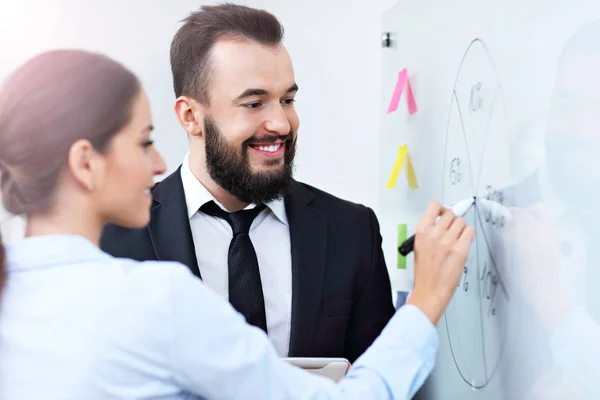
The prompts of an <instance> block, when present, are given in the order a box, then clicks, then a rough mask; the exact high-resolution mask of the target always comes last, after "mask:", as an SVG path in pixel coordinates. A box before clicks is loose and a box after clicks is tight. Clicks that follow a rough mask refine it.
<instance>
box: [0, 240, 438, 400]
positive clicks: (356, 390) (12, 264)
mask: <svg viewBox="0 0 600 400" xmlns="http://www.w3.org/2000/svg"><path fill="white" fill-rule="evenodd" d="M7 258H8V284H7V285H6V288H5V292H4V294H3V296H2V299H1V309H0V399H2V400H29V399H36V400H45V399H56V400H66V399H73V400H84V399H85V400H88V399H90V400H91V399H94V400H104V399H120V400H127V399H136V400H143V399H150V398H152V399H163V400H166V399H211V400H214V399H238V400H245V399H266V400H269V399H373V400H379V399H409V398H411V397H412V396H413V395H414V393H415V391H416V390H417V389H418V388H419V387H420V386H421V385H422V383H423V381H424V380H425V378H426V377H427V375H428V374H429V373H430V372H431V369H432V367H433V364H434V361H435V355H436V351H437V348H438V345H439V337H438V334H437V331H436V330H435V328H434V327H433V325H432V324H431V322H430V321H429V320H428V319H427V318H426V317H425V315H424V314H423V313H422V312H421V311H420V310H419V309H418V308H416V307H413V306H404V307H402V308H401V309H400V310H399V311H398V312H397V313H396V315H395V316H394V317H393V318H392V319H391V321H390V322H389V323H388V325H387V327H386V328H385V329H384V330H383V332H382V334H381V336H380V337H379V338H378V339H376V340H375V342H374V343H373V345H372V346H371V347H370V348H369V349H368V350H367V352H366V353H365V354H363V355H362V356H361V357H360V358H359V359H358V360H357V361H356V362H355V363H354V364H353V366H352V368H351V369H350V371H349V372H348V374H347V377H346V378H345V379H343V380H342V381H341V382H339V383H338V384H336V383H334V382H333V381H331V380H329V379H327V378H324V377H321V376H317V375H313V374H310V373H308V372H306V371H303V370H301V369H299V368H296V367H294V366H292V365H291V364H288V363H286V362H285V361H282V360H281V359H280V358H279V356H278V355H277V353H276V352H275V349H274V348H273V346H272V343H271V341H270V340H269V339H268V338H267V336H266V335H265V333H264V332H263V331H262V330H261V329H259V328H256V327H253V326H250V325H248V324H246V323H245V321H244V317H243V316H242V315H241V314H239V313H238V312H236V311H235V310H234V309H233V307H232V306H231V305H230V304H229V302H227V301H225V300H223V299H222V298H221V297H220V296H217V295H215V293H214V292H213V291H212V290H210V289H208V288H207V287H206V286H205V285H204V284H203V283H202V281H200V280H199V279H197V278H196V277H194V276H193V275H192V273H191V272H190V270H189V268H187V267H186V266H184V265H182V264H179V263H174V262H156V261H147V262H138V261H134V260H130V259H118V258H114V257H112V256H111V255H109V254H107V253H104V252H102V251H101V250H100V249H98V247H96V246H95V245H93V244H92V243H91V242H89V241H88V240H87V239H84V238H83V237H80V236H71V235H48V236H38V237H32V238H26V239H23V240H20V241H16V242H14V243H12V244H11V245H8V246H7Z"/></svg>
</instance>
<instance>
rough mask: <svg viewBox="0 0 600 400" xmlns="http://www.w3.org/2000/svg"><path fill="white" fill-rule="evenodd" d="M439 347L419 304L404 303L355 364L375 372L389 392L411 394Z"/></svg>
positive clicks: (430, 325) (356, 366)
mask: <svg viewBox="0 0 600 400" xmlns="http://www.w3.org/2000/svg"><path fill="white" fill-rule="evenodd" d="M438 347H439V335H438V331H437V329H436V327H435V326H434V325H433V323H432V322H431V321H430V320H429V318H427V316H426V315H425V314H424V313H423V312H422V311H421V310H420V309H419V308H418V307H416V306H414V305H412V304H406V305H403V306H402V307H400V309H398V311H397V312H396V314H395V315H394V317H393V318H392V319H391V320H390V322H389V323H388V325H387V326H386V327H385V328H384V329H383V331H382V333H381V335H380V336H379V337H378V338H377V339H376V340H375V342H373V344H372V345H371V347H370V348H369V350H368V351H367V352H366V353H364V354H363V355H362V356H361V357H359V359H358V360H357V361H356V363H355V364H354V367H355V368H367V369H369V370H371V371H374V372H376V373H377V374H378V375H379V376H380V378H381V379H382V380H383V381H384V382H385V384H386V386H387V387H388V390H389V391H390V392H391V394H393V395H399V394H400V395H401V396H402V395H403V394H402V393H404V394H405V395H406V397H410V396H411V395H410V394H411V393H414V391H415V390H417V389H418V388H419V387H420V386H421V385H422V384H423V382H424V381H425V379H426V378H427V376H428V375H429V373H430V372H431V370H432V369H433V367H434V365H435V358H436V354H437V350H438ZM394 398H395V397H394ZM401 398H402V397H401Z"/></svg>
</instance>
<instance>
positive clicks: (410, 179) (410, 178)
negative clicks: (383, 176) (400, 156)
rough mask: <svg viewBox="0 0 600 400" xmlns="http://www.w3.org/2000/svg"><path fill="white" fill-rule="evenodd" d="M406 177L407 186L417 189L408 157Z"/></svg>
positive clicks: (413, 171) (417, 185)
mask: <svg viewBox="0 0 600 400" xmlns="http://www.w3.org/2000/svg"><path fill="white" fill-rule="evenodd" d="M406 177H407V178H408V186H410V188H411V189H416V188H418V187H419V184H418V183H417V177H416V176H415V170H414V168H413V165H412V161H410V156H408V157H406Z"/></svg>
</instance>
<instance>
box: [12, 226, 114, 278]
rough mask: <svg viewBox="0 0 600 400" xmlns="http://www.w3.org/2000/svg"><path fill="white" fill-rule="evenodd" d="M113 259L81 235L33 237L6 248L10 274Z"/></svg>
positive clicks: (16, 241) (17, 241) (20, 240)
mask: <svg viewBox="0 0 600 400" xmlns="http://www.w3.org/2000/svg"><path fill="white" fill-rule="evenodd" d="M112 258H113V257H112V256H111V255H109V254H107V253H105V252H103V251H102V250H100V249H99V248H98V247H97V246H96V245H95V244H94V243H92V242H91V241H89V240H88V239H86V238H84V237H83V236H79V235H70V234H53V235H41V236H32V237H26V238H23V239H19V240H15V241H13V242H11V243H8V244H6V259H7V261H8V263H7V265H8V269H9V270H19V269H21V270H22V269H35V268H41V267H51V266H55V265H68V264H74V263H80V262H85V261H98V260H109V259H112Z"/></svg>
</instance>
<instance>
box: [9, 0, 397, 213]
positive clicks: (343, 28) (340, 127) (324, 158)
mask: <svg viewBox="0 0 600 400" xmlns="http://www.w3.org/2000/svg"><path fill="white" fill-rule="evenodd" d="M208 3H216V2H215V1H192V0H178V1H175V0H173V1H166V0H165V1H159V0H151V1H148V0H105V1H102V2H83V1H80V0H52V1H45V0H21V1H20V2H16V1H3V2H1V3H0V54H2V62H1V63H0V79H4V77H5V76H6V74H7V73H8V72H9V71H10V70H11V69H13V68H14V67H15V66H17V65H18V64H19V63H21V62H23V61H24V60H26V59H27V58H28V57H30V56H31V55H33V54H35V53H37V52H39V51H41V50H45V49H48V48H55V47H62V46H67V47H84V48H88V49H92V50H97V51H102V52H105V53H107V54H108V55H110V56H113V57H115V58H117V59H119V60H121V61H122V62H124V63H125V64H126V65H128V66H129V67H130V68H132V69H133V70H134V71H135V72H136V73H137V74H138V75H139V76H140V78H141V79H142V81H143V82H144V84H145V87H146V90H147V91H148V93H149V96H150V100H151V103H152V108H153V114H154V119H155V124H156V127H157V130H156V136H155V137H156V139H157V146H158V148H159V149H160V151H161V152H162V153H163V155H164V157H165V159H166V161H167V163H168V166H169V171H168V172H171V171H173V170H174V169H175V168H177V166H178V165H179V163H180V162H181V159H182V157H183V155H184V154H185V152H186V149H187V138H186V134H185V132H184V131H183V130H182V129H181V128H180V127H179V126H178V124H177V122H176V120H175V117H174V115H173V112H172V105H173V100H174V94H173V91H172V84H171V76H170V69H169V44H170V40H171V38H172V36H173V34H174V32H175V31H176V29H177V28H178V26H179V21H180V20H181V19H182V18H184V17H185V16H186V15H187V14H188V13H189V12H190V11H192V10H194V9H196V8H197V7H199V6H200V5H201V4H208ZM242 3H243V4H246V5H249V6H255V7H260V8H265V9H267V10H269V11H271V12H273V13H274V14H275V15H277V16H278V17H279V18H280V19H281V21H282V22H283V24H284V26H285V29H286V38H285V44H286V45H287V47H288V50H289V52H290V54H291V56H292V59H293V61H294V66H295V71H296V78H297V82H298V85H299V86H300V88H301V89H300V91H299V94H298V96H297V100H298V102H297V109H298V112H299V115H300V121H301V127H300V131H299V135H300V137H299V143H298V155H297V168H296V177H297V178H298V179H299V180H302V181H304V182H307V183H309V184H312V185H315V186H317V187H320V188H322V189H324V190H326V191H329V192H331V193H333V194H335V195H338V196H340V197H343V198H346V199H349V200H352V201H356V202H360V203H363V204H366V205H368V206H371V207H373V208H374V209H375V211H377V209H378V203H379V201H378V200H379V199H378V197H379V196H378V189H379V188H378V184H377V182H378V172H379V171H378V169H379V162H378V154H379V144H378V140H379V139H378V138H379V122H380V117H381V115H383V113H382V107H381V104H379V103H380V101H379V99H380V81H381V79H380V76H381V60H380V58H381V45H380V39H379V38H380V35H381V21H382V14H383V12H384V10H386V9H388V8H389V7H391V6H392V5H393V4H394V3H395V0H370V1H364V0H346V1H343V0H327V1H317V0H303V1H292V0H285V1H282V0H279V1H277V0H247V1H242ZM0 216H1V213H0Z"/></svg>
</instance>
